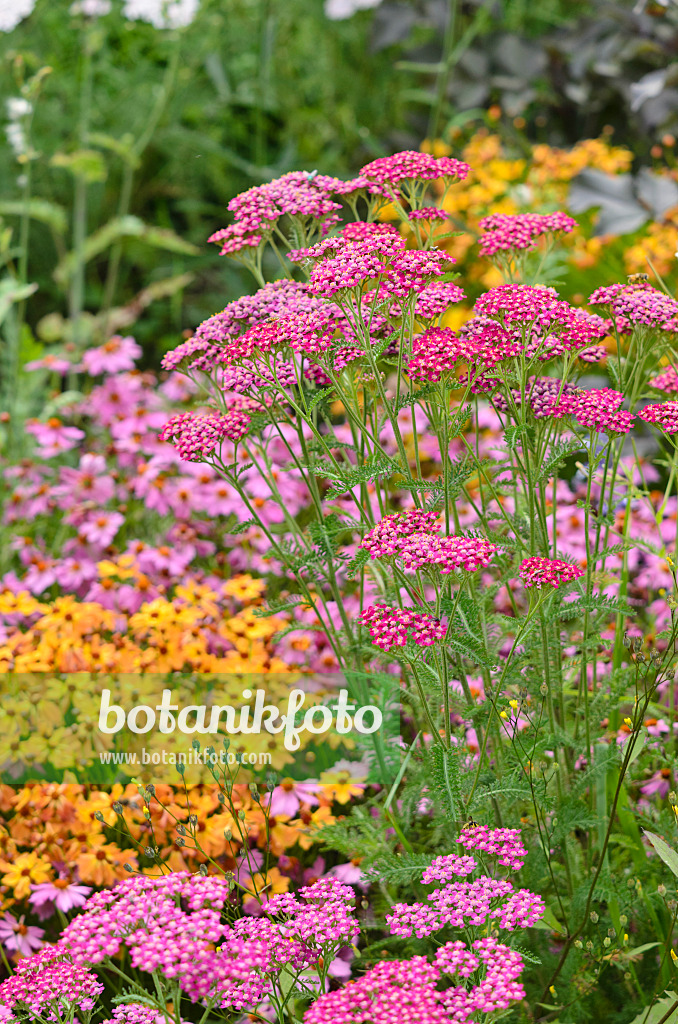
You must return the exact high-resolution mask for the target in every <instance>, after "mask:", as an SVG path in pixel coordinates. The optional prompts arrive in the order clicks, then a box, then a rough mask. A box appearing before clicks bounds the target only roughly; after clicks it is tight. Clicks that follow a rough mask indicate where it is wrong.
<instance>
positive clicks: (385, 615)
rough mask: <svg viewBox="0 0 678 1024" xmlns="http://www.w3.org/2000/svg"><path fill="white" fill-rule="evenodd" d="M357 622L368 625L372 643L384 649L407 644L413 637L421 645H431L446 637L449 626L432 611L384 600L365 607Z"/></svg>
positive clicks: (413, 640)
mask: <svg viewBox="0 0 678 1024" xmlns="http://www.w3.org/2000/svg"><path fill="white" fill-rule="evenodd" d="M358 622H360V623H362V624H363V625H364V626H367V627H368V629H369V634H370V636H371V637H372V641H373V643H375V644H376V646H377V647H380V648H381V649H382V651H390V650H391V648H392V647H405V645H406V644H407V643H408V641H410V640H411V641H412V642H413V643H415V644H417V646H418V647H431V646H432V645H433V644H435V643H438V642H439V641H440V640H443V639H444V638H445V633H446V632H447V626H446V625H445V624H444V623H442V622H440V620H439V619H436V618H434V617H433V615H428V614H427V613H426V612H415V611H414V609H411V608H389V607H387V605H384V604H378V605H373V606H371V607H370V608H366V609H365V611H364V612H363V613H362V615H359V616H358Z"/></svg>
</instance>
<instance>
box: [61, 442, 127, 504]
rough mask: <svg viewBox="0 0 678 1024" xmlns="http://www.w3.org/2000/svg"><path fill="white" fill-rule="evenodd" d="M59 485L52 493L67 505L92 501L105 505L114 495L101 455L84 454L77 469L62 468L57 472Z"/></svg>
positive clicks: (111, 479) (104, 461) (113, 484)
mask: <svg viewBox="0 0 678 1024" xmlns="http://www.w3.org/2000/svg"><path fill="white" fill-rule="evenodd" d="M59 479H60V483H59V484H57V486H56V487H54V488H53V493H54V494H55V495H56V496H58V497H60V498H61V499H62V501H63V499H67V500H68V501H69V504H74V503H75V502H76V501H94V502H96V504H97V505H105V504H106V502H107V501H110V500H111V498H112V497H113V495H114V493H115V481H114V480H113V477H112V476H110V475H109V474H108V472H107V466H106V459H105V458H104V456H103V455H95V454H94V453H93V452H86V453H85V454H84V455H83V456H81V458H80V464H79V466H78V468H77V469H73V468H72V467H71V466H62V467H61V469H60V471H59Z"/></svg>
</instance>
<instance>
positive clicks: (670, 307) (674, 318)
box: [589, 281, 678, 334]
mask: <svg viewBox="0 0 678 1024" xmlns="http://www.w3.org/2000/svg"><path fill="white" fill-rule="evenodd" d="M589 303H590V304H591V305H592V306H607V307H608V308H609V309H610V310H611V313H612V316H613V318H614V322H615V324H616V327H617V330H618V331H619V332H620V333H622V334H630V333H631V331H632V330H633V329H634V327H636V326H645V327H654V328H658V329H659V330H662V331H670V332H675V331H678V302H677V301H676V300H675V299H672V298H671V296H669V295H665V294H664V292H660V291H658V289H656V288H653V287H652V285H651V284H649V282H647V281H641V282H638V283H636V284H611V285H608V286H606V287H604V288H597V289H596V290H595V291H594V292H593V293H592V294H591V295H590V296H589Z"/></svg>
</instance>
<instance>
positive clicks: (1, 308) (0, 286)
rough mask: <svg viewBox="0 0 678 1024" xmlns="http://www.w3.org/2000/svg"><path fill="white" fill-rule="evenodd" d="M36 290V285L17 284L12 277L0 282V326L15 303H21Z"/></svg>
mask: <svg viewBox="0 0 678 1024" xmlns="http://www.w3.org/2000/svg"><path fill="white" fill-rule="evenodd" d="M37 290H38V286H37V284H19V282H18V281H16V280H15V279H14V278H13V277H5V278H3V279H2V281H0V324H1V323H2V322H3V321H4V319H5V317H6V316H7V314H8V313H9V311H10V309H11V308H12V306H13V305H14V303H15V302H22V301H23V300H24V299H27V298H28V297H29V295H33V293H34V292H36V291H37Z"/></svg>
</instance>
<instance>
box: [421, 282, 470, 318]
mask: <svg viewBox="0 0 678 1024" xmlns="http://www.w3.org/2000/svg"><path fill="white" fill-rule="evenodd" d="M465 298H466V294H465V293H464V290H463V289H462V288H460V287H459V285H458V284H454V282H453V281H431V283H430V284H427V285H426V286H425V287H424V288H422V290H421V291H420V292H419V294H418V295H417V301H416V303H415V305H414V315H415V317H416V318H417V320H436V319H437V318H438V317H441V316H442V315H443V313H446V312H447V310H448V309H449V308H450V306H453V305H455V304H456V303H457V302H462V301H463V299H465Z"/></svg>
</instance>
